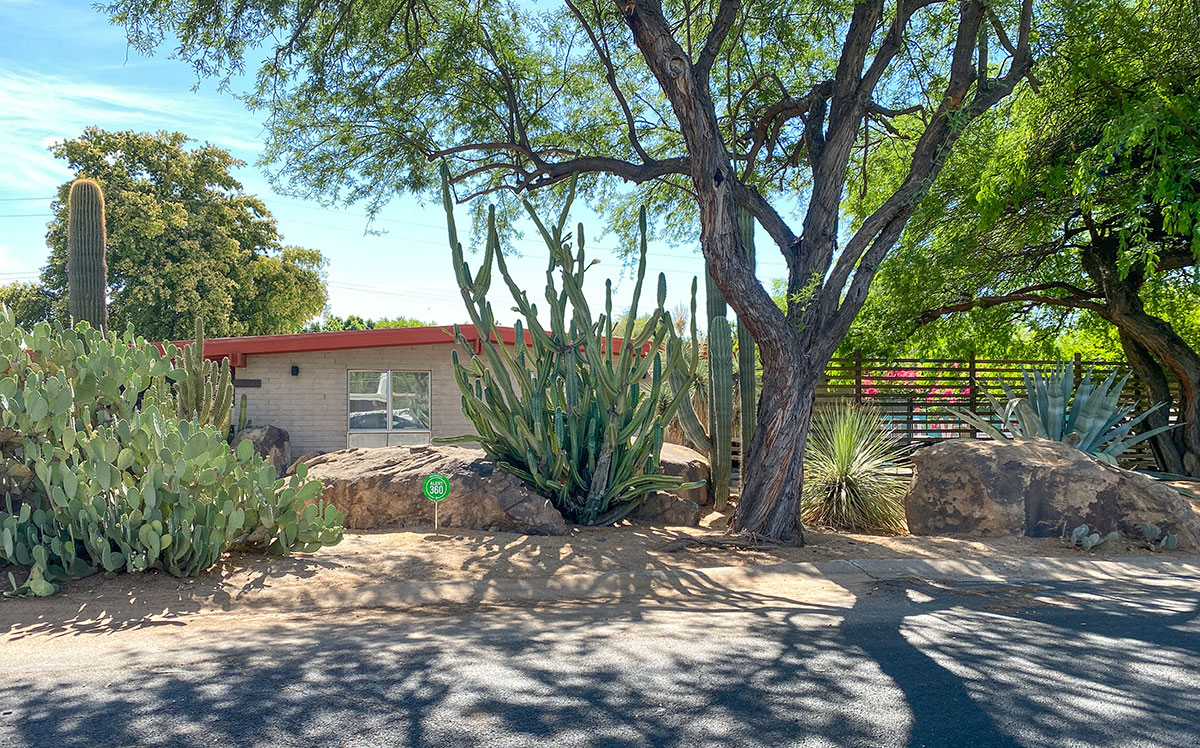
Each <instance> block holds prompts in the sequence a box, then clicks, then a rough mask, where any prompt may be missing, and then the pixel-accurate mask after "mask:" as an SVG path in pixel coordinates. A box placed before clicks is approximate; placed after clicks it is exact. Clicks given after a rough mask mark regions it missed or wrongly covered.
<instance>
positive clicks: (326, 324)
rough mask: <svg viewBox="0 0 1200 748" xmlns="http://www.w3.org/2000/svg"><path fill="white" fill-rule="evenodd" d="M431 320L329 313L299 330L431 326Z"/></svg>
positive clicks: (326, 330) (339, 330)
mask: <svg viewBox="0 0 1200 748" xmlns="http://www.w3.org/2000/svg"><path fill="white" fill-rule="evenodd" d="M432 326H433V323H432V322H422V321H421V320H419V319H410V318H408V317H394V318H391V317H383V318H381V319H363V318H362V317H360V316H358V315H357V314H351V315H350V316H349V317H337V316H334V315H329V316H325V317H321V318H320V319H316V320H313V321H311V322H309V323H308V324H306V325H305V326H304V328H303V330H301V332H343V331H346V330H389V329H394V328H397V327H432Z"/></svg>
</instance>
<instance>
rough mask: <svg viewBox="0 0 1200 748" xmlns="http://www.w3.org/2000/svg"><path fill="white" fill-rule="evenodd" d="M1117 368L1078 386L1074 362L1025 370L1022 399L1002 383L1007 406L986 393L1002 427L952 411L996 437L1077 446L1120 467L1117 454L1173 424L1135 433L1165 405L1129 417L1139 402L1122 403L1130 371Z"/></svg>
mask: <svg viewBox="0 0 1200 748" xmlns="http://www.w3.org/2000/svg"><path fill="white" fill-rule="evenodd" d="M1118 373H1119V372H1117V371H1116V370H1113V371H1112V372H1111V373H1110V374H1109V375H1108V376H1107V377H1105V378H1104V380H1103V381H1101V382H1095V381H1093V379H1092V370H1091V369H1089V370H1088V372H1087V373H1086V374H1084V375H1083V378H1082V379H1081V380H1080V381H1079V386H1078V387H1076V386H1075V364H1074V363H1067V364H1066V365H1063V366H1058V367H1055V368H1054V369H1053V370H1052V371H1050V372H1049V373H1042V372H1040V371H1037V370H1033V369H1023V370H1022V371H1021V375H1022V378H1023V379H1024V381H1025V393H1026V394H1025V396H1024V397H1021V396H1018V395H1017V394H1016V393H1015V392H1014V391H1013V390H1012V388H1011V387H1009V386H1008V384H1007V383H1006V382H1003V381H1002V382H1000V387H1001V389H1003V390H1004V394H1005V396H1006V397H1007V398H1008V402H1006V403H1001V402H1000V401H999V400H998V399H996V397H995V396H993V395H992V394H991V393H990V392H988V391H987V390H984V391H983V394H984V397H986V398H987V400H988V403H989V404H990V405H991V406H992V409H993V411H994V412H995V413H996V414H997V415H999V416H1000V427H999V428H997V427H996V426H995V425H993V424H992V423H990V422H989V421H988V420H987V419H985V418H983V417H982V416H979V415H977V414H975V413H969V412H965V411H960V410H956V409H954V408H948V409H947V410H949V411H950V412H951V413H953V414H954V415H956V416H958V417H959V418H961V419H962V420H963V421H965V422H966V423H968V424H970V425H971V426H974V427H975V428H977V429H979V430H980V431H982V432H983V433H985V434H987V435H988V436H990V437H992V438H993V439H998V440H1004V439H1007V438H1010V437H1009V436H1008V434H1006V433H1005V431H1007V432H1008V433H1010V434H1012V435H1013V436H1023V437H1031V438H1037V439H1050V440H1052V441H1056V442H1062V443H1064V444H1068V445H1070V446H1072V447H1076V448H1077V449H1079V450H1080V451H1081V452H1084V453H1086V454H1088V455H1091V456H1092V457H1094V458H1096V459H1097V460H1100V461H1101V462H1106V463H1108V464H1110V465H1116V464H1117V456H1118V455H1120V454H1121V453H1122V452H1124V451H1126V450H1127V449H1129V448H1130V447H1132V446H1134V445H1135V444H1138V443H1140V442H1143V441H1145V440H1146V439H1149V438H1151V437H1153V436H1155V435H1157V434H1161V433H1162V432H1164V431H1166V430H1168V429H1171V428H1174V427H1175V426H1174V425H1168V426H1160V427H1158V428H1153V429H1148V430H1147V431H1143V432H1142V433H1140V434H1133V433H1132V432H1133V429H1134V427H1135V426H1137V425H1138V424H1139V423H1141V422H1142V421H1144V420H1146V417H1147V416H1149V415H1150V414H1151V413H1153V412H1155V411H1157V410H1158V409H1159V408H1161V407H1163V406H1164V405H1165V403H1158V404H1157V405H1154V406H1153V407H1151V408H1149V409H1147V410H1145V411H1143V412H1142V413H1140V414H1139V415H1136V416H1133V417H1132V418H1131V417H1130V415H1131V414H1132V413H1133V411H1134V410H1136V409H1137V403H1134V404H1132V405H1124V406H1123V405H1121V404H1120V399H1121V391H1122V390H1123V389H1125V383H1126V382H1127V381H1128V380H1129V374H1128V373H1126V374H1125V375H1124V376H1122V377H1121V379H1120V380H1117V374H1118Z"/></svg>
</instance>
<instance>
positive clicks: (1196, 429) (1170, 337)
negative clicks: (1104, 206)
mask: <svg viewBox="0 0 1200 748" xmlns="http://www.w3.org/2000/svg"><path fill="white" fill-rule="evenodd" d="M1119 252H1120V247H1119V238H1118V237H1117V236H1116V235H1115V234H1110V235H1100V234H1097V233H1095V232H1093V236H1092V243H1091V245H1090V246H1089V247H1088V248H1087V249H1086V250H1084V251H1082V252H1081V253H1080V259H1081V261H1082V263H1083V266H1084V269H1085V270H1086V271H1087V273H1088V275H1089V276H1091V278H1092V280H1094V281H1095V282H1096V283H1097V284H1098V285H1099V286H1100V289H1101V290H1102V291H1103V293H1104V300H1105V305H1104V309H1103V311H1102V312H1100V315H1101V316H1102V317H1103V318H1104V319H1105V320H1107V321H1108V322H1110V323H1112V324H1113V325H1114V326H1116V328H1117V330H1119V331H1120V334H1121V340H1122V343H1123V344H1124V343H1125V341H1126V340H1127V339H1128V340H1129V341H1130V342H1131V343H1136V345H1125V349H1126V353H1127V354H1128V353H1129V351H1130V349H1131V348H1132V350H1133V355H1132V356H1130V359H1129V361H1130V364H1131V365H1132V366H1134V367H1138V368H1140V369H1141V370H1142V372H1140V373H1144V375H1145V376H1146V377H1149V378H1148V379H1146V380H1144V381H1146V383H1147V384H1148V385H1149V386H1151V387H1152V388H1156V389H1157V392H1155V389H1152V390H1151V393H1152V394H1153V395H1154V396H1155V397H1156V398H1161V399H1162V400H1166V401H1168V402H1170V391H1169V390H1168V389H1167V387H1166V381H1165V378H1164V377H1162V372H1161V370H1160V371H1159V374H1158V376H1157V377H1155V376H1154V374H1153V372H1151V371H1150V370H1149V368H1150V367H1149V366H1148V363H1147V362H1148V359H1151V358H1152V359H1154V360H1157V361H1158V362H1159V363H1160V364H1161V366H1162V367H1163V368H1165V369H1166V370H1167V371H1169V372H1171V374H1173V375H1174V377H1175V380H1176V381H1177V382H1178V383H1179V421H1180V425H1179V426H1178V427H1177V428H1175V429H1173V430H1172V431H1171V432H1170V440H1169V441H1161V442H1160V443H1159V444H1157V445H1155V446H1156V447H1163V448H1167V449H1168V451H1170V450H1169V446H1170V445H1171V444H1174V447H1175V451H1176V452H1177V459H1176V458H1173V457H1170V456H1168V457H1167V461H1166V462H1165V463H1164V464H1163V465H1162V467H1163V469H1165V470H1169V471H1171V472H1181V473H1183V474H1185V475H1191V476H1196V477H1200V354H1198V353H1197V352H1196V351H1195V350H1193V349H1192V348H1191V346H1189V345H1188V344H1187V341H1185V340H1184V339H1183V338H1182V337H1180V335H1179V333H1177V332H1175V330H1174V328H1172V327H1171V325H1170V324H1169V323H1167V321H1166V320H1163V319H1159V318H1158V317H1155V316H1154V315H1152V314H1150V313H1148V312H1147V311H1146V308H1145V305H1144V304H1143V303H1142V298H1141V295H1140V293H1139V292H1140V290H1141V288H1142V284H1143V281H1144V279H1143V276H1142V273H1141V270H1140V269H1138V268H1133V269H1130V270H1129V271H1128V272H1126V273H1125V275H1124V276H1122V274H1121V272H1120V268H1119V264H1118V259H1119ZM1173 467H1179V468H1181V469H1180V470H1173V469H1172V468H1173Z"/></svg>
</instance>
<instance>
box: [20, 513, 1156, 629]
mask: <svg viewBox="0 0 1200 748" xmlns="http://www.w3.org/2000/svg"><path fill="white" fill-rule="evenodd" d="M723 523H724V517H722V516H721V515H719V514H713V515H710V516H709V517H707V518H706V520H705V523H704V524H705V525H706V526H705V527H702V528H682V527H670V528H662V527H647V526H641V525H629V524H626V525H624V526H620V527H605V528H576V529H575V530H574V531H573V532H572V534H571V535H568V536H564V537H541V536H533V535H516V534H512V533H495V532H479V531H471V530H465V531H464V530H441V531H438V532H434V531H433V529H432V528H423V529H413V530H398V531H375V532H348V533H346V538H345V540H343V541H342V542H341V543H340V544H339V545H337V546H334V547H332V548H325V549H323V550H321V551H319V552H317V553H314V554H309V555H300V556H294V557H291V558H271V557H264V556H256V555H244V554H232V555H230V556H229V557H228V558H227V559H226V560H225V561H224V562H223V563H222V564H221V565H220V566H218V567H217V568H215V569H213V570H212V571H210V572H208V573H206V574H203V575H201V576H199V577H196V578H194V579H176V578H174V577H171V576H169V575H167V574H164V573H160V572H150V573H147V574H143V575H139V576H137V577H134V576H129V575H118V576H116V577H115V578H112V579H105V578H103V577H102V576H100V575H97V576H93V577H89V578H87V579H82V580H78V581H75V582H70V583H67V584H65V585H63V590H62V592H61V593H60V594H59V595H56V596H55V597H54V598H51V599H52V600H55V601H57V602H61V603H63V604H67V605H77V606H86V605H88V604H90V605H92V606H93V607H94V606H102V607H103V606H106V605H112V604H123V603H126V602H129V601H136V600H138V599H142V600H151V599H153V600H162V601H165V602H166V603H169V602H170V601H172V600H174V601H178V602H179V603H184V602H185V601H193V602H195V603H196V604H197V606H198V607H208V606H212V605H216V606H225V605H229V604H232V603H234V602H237V601H239V600H246V601H249V600H251V599H252V598H253V597H254V593H255V591H256V590H259V589H263V588H266V587H272V586H292V585H301V586H310V585H320V586H321V587H323V588H328V587H354V586H360V585H368V584H376V583H379V582H403V581H456V580H468V581H482V582H486V581H489V580H501V579H515V578H521V579H526V580H531V581H532V580H537V579H545V578H548V577H551V576H554V575H566V574H586V573H589V572H600V571H642V570H653V569H658V570H668V569H701V568H711V567H716V566H741V565H747V564H776V563H781V562H790V561H828V560H832V559H879V558H927V559H970V558H1027V557H1054V556H1070V557H1084V556H1085V555H1086V556H1090V557H1095V558H1105V557H1113V556H1137V555H1144V554H1149V553H1150V551H1148V550H1147V549H1146V548H1145V547H1144V546H1142V545H1141V544H1139V543H1136V542H1132V541H1128V540H1124V539H1122V540H1120V541H1114V542H1110V543H1107V544H1105V545H1104V546H1102V547H1101V548H1099V549H1097V550H1095V551H1093V552H1092V553H1091V554H1084V553H1083V551H1080V550H1079V549H1074V548H1070V547H1068V546H1067V545H1065V544H1064V543H1063V542H1062V541H1060V540H1058V539H1053V538H1025V537H1015V538H992V539H986V540H977V539H972V540H968V539H955V538H941V537H916V536H911V535H907V536H881V535H855V534H848V533H841V532H833V531H829V530H821V529H811V528H810V529H808V530H807V531H806V535H805V537H806V540H807V544H806V545H805V546H804V547H799V548H797V547H784V546H771V545H763V546H759V547H757V548H716V547H706V546H702V545H697V546H691V547H688V548H684V549H682V550H677V551H674V552H671V551H668V550H664V548H666V547H667V546H669V544H672V543H675V544H676V545H678V542H677V541H679V539H681V538H685V537H696V538H705V539H710V540H718V541H719V540H720V539H722V538H723V537H724V535H723V533H722V532H721V530H722V528H723ZM20 604H21V602H20V601H13V600H4V601H2V602H0V610H2V606H5V605H20Z"/></svg>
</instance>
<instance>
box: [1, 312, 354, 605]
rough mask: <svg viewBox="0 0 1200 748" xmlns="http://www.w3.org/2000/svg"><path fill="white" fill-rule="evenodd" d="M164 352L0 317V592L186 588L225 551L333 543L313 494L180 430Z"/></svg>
mask: <svg viewBox="0 0 1200 748" xmlns="http://www.w3.org/2000/svg"><path fill="white" fill-rule="evenodd" d="M178 356H179V351H178V350H177V349H175V348H174V347H173V346H167V350H166V351H165V352H160V351H159V350H158V349H157V348H156V347H155V346H153V345H151V344H149V343H147V342H146V341H145V340H142V339H141V338H134V336H133V334H132V333H131V332H127V333H126V334H125V335H124V336H123V337H120V338H118V337H117V336H116V335H110V336H108V337H107V338H106V337H105V336H103V335H102V334H101V333H100V332H99V331H98V330H96V329H93V328H80V329H79V330H63V329H62V328H52V327H51V326H50V325H48V324H46V323H44V322H43V323H39V324H38V325H36V326H35V327H34V328H33V329H32V330H29V331H26V330H22V329H20V328H18V327H17V326H16V322H15V319H14V317H13V314H12V312H11V311H10V310H8V309H6V308H3V307H0V482H3V493H4V494H5V496H4V498H3V499H0V560H2V561H7V562H9V563H13V564H16V565H18V566H21V567H25V568H28V570H29V571H28V573H27V574H24V573H23V574H22V576H24V579H23V580H19V579H18V578H17V574H16V573H13V572H10V573H9V575H8V576H9V581H10V583H11V585H12V587H13V589H12V591H11V592H9V593H6V594H17V595H47V594H51V593H53V592H54V591H55V590H56V589H57V583H59V582H62V581H64V580H68V579H73V578H77V577H82V576H87V575H89V574H93V573H96V572H100V571H103V572H118V571H128V572H136V571H143V570H145V569H151V568H155V569H163V570H165V571H167V572H169V573H171V574H175V575H177V576H188V575H191V574H195V573H197V572H199V571H203V570H204V569H207V568H209V567H211V566H212V565H213V564H214V563H216V561H217V560H218V559H219V558H220V557H221V555H222V554H223V553H225V551H227V550H229V549H230V548H235V547H241V548H245V549H247V550H260V551H266V552H269V553H276V554H287V553H290V552H293V551H313V550H316V549H318V548H320V547H321V546H323V545H331V544H333V543H336V542H338V541H339V540H340V539H341V535H342V516H341V514H339V513H338V511H337V510H336V509H335V508H333V507H332V506H325V505H324V504H322V503H321V502H319V495H320V493H321V489H322V486H321V483H320V482H319V481H316V480H312V479H308V478H307V475H306V472H307V471H300V470H298V471H297V473H296V475H295V476H293V477H292V478H291V479H290V480H287V481H284V480H276V478H275V470H274V467H273V466H272V465H270V464H269V463H267V462H266V461H265V460H263V458H261V457H259V456H258V455H256V454H254V452H253V449H252V448H251V445H250V443H249V442H243V443H242V444H241V445H239V448H238V450H237V451H236V452H233V451H231V450H230V449H229V445H228V443H227V442H226V440H225V433H224V432H222V431H219V430H218V429H215V428H213V427H212V426H211V425H204V424H196V423H192V422H189V421H187V420H185V419H181V418H179V417H178V416H177V415H176V414H175V404H174V401H173V399H171V396H170V394H169V392H170V391H169V387H167V386H166V382H167V377H168V376H169V375H171V374H172V360H173V359H174V358H176V357H178Z"/></svg>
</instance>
